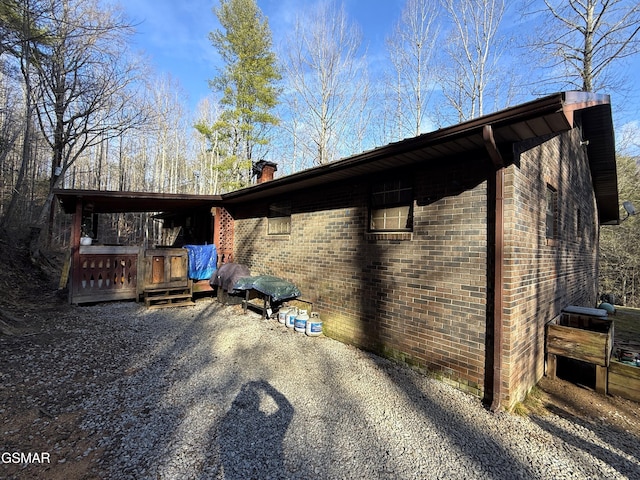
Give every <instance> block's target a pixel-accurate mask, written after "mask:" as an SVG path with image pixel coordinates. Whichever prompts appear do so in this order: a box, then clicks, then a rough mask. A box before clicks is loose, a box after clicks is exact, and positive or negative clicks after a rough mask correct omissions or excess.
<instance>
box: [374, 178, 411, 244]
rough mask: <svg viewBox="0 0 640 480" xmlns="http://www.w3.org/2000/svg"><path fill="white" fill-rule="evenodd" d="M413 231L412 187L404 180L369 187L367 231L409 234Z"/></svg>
mask: <svg viewBox="0 0 640 480" xmlns="http://www.w3.org/2000/svg"><path fill="white" fill-rule="evenodd" d="M412 229H413V186H412V185H411V183H410V182H409V181H408V180H406V179H397V180H391V181H386V182H380V183H376V184H374V185H373V186H372V187H371V210H370V219H369V230H370V231H372V232H410V231H412Z"/></svg>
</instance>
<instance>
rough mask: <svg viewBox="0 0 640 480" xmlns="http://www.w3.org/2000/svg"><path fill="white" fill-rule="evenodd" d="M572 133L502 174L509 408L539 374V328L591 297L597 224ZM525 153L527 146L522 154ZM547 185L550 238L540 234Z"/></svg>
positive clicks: (581, 151)
mask: <svg viewBox="0 0 640 480" xmlns="http://www.w3.org/2000/svg"><path fill="white" fill-rule="evenodd" d="M579 143H580V133H579V130H578V129H574V130H572V131H571V132H568V133H566V134H564V135H561V136H557V137H555V138H552V139H550V140H549V141H547V142H545V143H543V144H542V145H540V146H535V147H533V148H531V149H527V150H526V151H524V152H523V153H522V154H521V155H520V166H519V167H517V166H511V167H509V168H508V169H507V171H506V175H505V197H506V198H507V199H508V200H507V201H506V205H505V278H504V282H505V283H504V287H505V289H504V301H505V308H504V349H505V358H507V359H508V360H507V362H506V365H504V369H503V385H504V387H505V388H506V401H507V403H508V404H510V403H513V402H515V401H518V400H520V399H522V397H523V396H524V395H525V394H526V392H527V391H528V389H529V388H530V387H531V386H533V385H534V384H535V383H536V382H537V381H538V380H539V378H540V377H541V376H542V375H543V373H544V325H545V323H546V322H548V321H549V320H551V319H553V318H554V317H555V316H557V315H558V314H560V311H561V310H562V308H563V307H565V306H567V305H570V304H572V305H582V306H590V307H592V306H594V304H595V302H596V298H597V291H596V288H597V282H596V280H597V250H598V248H597V247H598V221H597V213H596V205H595V197H594V194H593V187H592V186H591V174H590V170H589V165H588V161H587V158H586V154H585V151H584V149H583V148H582V147H580V146H579ZM524 148H526V147H524ZM547 185H549V186H551V187H552V188H553V189H555V190H556V194H557V207H558V208H557V216H558V222H557V237H556V238H555V239H547V235H546V191H547Z"/></svg>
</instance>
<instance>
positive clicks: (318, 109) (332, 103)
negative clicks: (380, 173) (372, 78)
mask: <svg viewBox="0 0 640 480" xmlns="http://www.w3.org/2000/svg"><path fill="white" fill-rule="evenodd" d="M360 45H361V33H360V30H359V28H358V27H357V26H356V25H355V24H353V23H351V22H350V21H349V19H348V17H347V14H346V12H345V10H344V7H337V6H336V5H335V4H329V3H322V4H320V5H319V6H318V7H317V8H315V9H313V10H309V11H307V12H306V15H305V16H304V17H299V18H298V19H297V20H296V23H295V26H294V28H293V32H292V34H291V35H290V36H289V37H288V39H287V41H286V44H285V46H284V53H283V57H285V66H284V70H285V73H286V78H287V80H288V82H289V87H290V90H289V92H290V93H289V95H288V96H287V97H286V98H285V102H287V105H288V107H289V110H290V112H291V114H290V115H291V116H292V117H296V122H297V128H295V129H293V130H292V133H293V135H294V138H295V141H296V145H297V148H300V149H302V151H303V152H304V154H303V156H305V157H307V158H313V159H314V163H315V164H317V165H322V164H325V163H328V162H331V161H333V160H335V159H337V158H338V157H339V156H340V155H341V154H343V153H345V152H348V153H352V152H353V150H354V149H355V148H357V146H359V145H360V144H361V143H362V140H363V133H362V129H363V128H364V125H365V124H366V123H367V122H366V121H365V120H364V119H365V118H366V115H367V113H368V112H367V107H366V106H367V101H368V95H369V86H368V82H367V76H366V65H365V61H364V57H363V56H359V54H358V52H359V50H360Z"/></svg>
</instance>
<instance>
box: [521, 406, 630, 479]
mask: <svg viewBox="0 0 640 480" xmlns="http://www.w3.org/2000/svg"><path fill="white" fill-rule="evenodd" d="M547 409H548V410H549V411H551V412H552V413H555V414H556V415H558V416H559V417H561V418H565V419H567V420H568V421H570V422H571V423H574V424H576V425H580V426H581V427H582V428H584V429H585V430H589V431H591V432H593V433H595V434H596V435H597V436H598V437H599V438H600V439H601V440H602V441H603V443H606V444H607V445H611V446H612V447H614V448H616V449H619V450H621V451H623V452H626V453H627V454H628V455H630V456H632V457H635V458H637V457H638V439H637V438H636V437H635V436H634V435H632V434H630V433H628V432H623V431H620V430H615V431H607V432H603V431H602V430H601V428H606V427H604V426H603V427H601V428H594V425H592V424H590V423H589V422H586V421H584V420H583V419H581V418H579V417H576V416H575V415H572V414H571V413H570V412H568V411H566V410H564V409H561V408H558V407H554V406H552V405H549V406H547ZM531 419H532V421H534V422H535V423H536V424H538V425H539V426H540V428H542V429H543V430H546V431H547V432H549V433H550V434H551V435H553V436H554V437H557V438H559V439H561V440H562V441H564V442H565V443H566V444H568V445H571V446H572V447H574V448H576V449H578V450H582V451H584V452H586V453H588V454H590V455H593V456H594V457H596V458H598V459H600V460H601V461H603V462H604V463H606V464H607V465H609V466H610V467H612V468H615V469H616V470H617V471H618V472H619V473H620V474H622V475H624V476H626V477H628V478H638V475H640V470H639V466H638V463H637V462H636V463H634V462H630V461H629V460H627V459H626V458H624V457H623V456H621V455H619V454H618V453H616V452H614V451H612V450H610V449H608V448H604V447H602V446H600V445H596V444H594V443H593V442H589V441H585V440H584V439H582V438H579V437H577V436H576V435H573V434H572V433H570V432H567V431H566V430H564V429H562V428H561V427H560V426H558V425H556V424H554V423H553V422H550V421H547V420H546V419H545V418H542V417H532V418H531Z"/></svg>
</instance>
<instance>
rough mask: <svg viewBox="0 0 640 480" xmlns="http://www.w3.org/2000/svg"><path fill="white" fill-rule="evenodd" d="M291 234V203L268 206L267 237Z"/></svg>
mask: <svg viewBox="0 0 640 480" xmlns="http://www.w3.org/2000/svg"><path fill="white" fill-rule="evenodd" d="M290 233H291V202H279V203H272V204H271V205H269V216H268V217H267V234H268V235H289V234H290Z"/></svg>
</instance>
